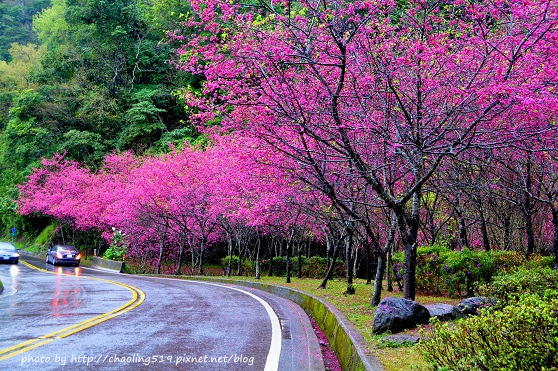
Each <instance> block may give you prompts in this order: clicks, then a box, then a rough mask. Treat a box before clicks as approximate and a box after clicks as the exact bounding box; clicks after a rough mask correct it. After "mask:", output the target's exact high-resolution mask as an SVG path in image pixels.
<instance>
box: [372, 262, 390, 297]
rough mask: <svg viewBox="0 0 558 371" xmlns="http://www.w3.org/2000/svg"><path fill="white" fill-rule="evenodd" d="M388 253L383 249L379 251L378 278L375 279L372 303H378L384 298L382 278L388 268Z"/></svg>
mask: <svg viewBox="0 0 558 371" xmlns="http://www.w3.org/2000/svg"><path fill="white" fill-rule="evenodd" d="M386 258H387V254H386V253H385V252H383V251H379V252H378V266H377V268H376V278H375V279H374V293H373V294H372V300H371V302H370V305H378V304H379V303H380V300H381V298H382V279H383V277H384V271H385V269H386Z"/></svg>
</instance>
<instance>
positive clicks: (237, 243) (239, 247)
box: [235, 232, 242, 276]
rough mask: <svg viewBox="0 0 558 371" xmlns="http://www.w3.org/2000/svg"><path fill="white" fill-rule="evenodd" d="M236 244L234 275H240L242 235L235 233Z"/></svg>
mask: <svg viewBox="0 0 558 371" xmlns="http://www.w3.org/2000/svg"><path fill="white" fill-rule="evenodd" d="M235 236H236V237H235V239H236V246H237V247H238V266H237V267H236V275H237V276H242V236H240V235H239V233H238V232H237V233H235Z"/></svg>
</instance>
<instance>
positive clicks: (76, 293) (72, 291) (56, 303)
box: [47, 265, 82, 317]
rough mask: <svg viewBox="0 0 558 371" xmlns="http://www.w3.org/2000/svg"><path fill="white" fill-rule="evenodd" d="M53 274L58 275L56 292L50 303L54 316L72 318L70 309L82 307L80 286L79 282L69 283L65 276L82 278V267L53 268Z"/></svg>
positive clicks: (55, 286)
mask: <svg viewBox="0 0 558 371" xmlns="http://www.w3.org/2000/svg"><path fill="white" fill-rule="evenodd" d="M47 269H48V265H47ZM52 272H53V273H54V274H55V275H56V281H55V284H54V292H53V296H52V300H51V301H50V306H51V310H52V316H53V317H68V316H71V314H70V313H71V312H72V311H70V310H68V309H69V308H78V307H79V306H80V302H81V299H80V286H79V284H78V283H77V282H73V281H68V279H66V278H64V276H76V277H79V276H81V273H82V270H81V267H64V266H52Z"/></svg>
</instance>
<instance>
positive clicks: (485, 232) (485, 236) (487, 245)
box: [479, 206, 490, 251]
mask: <svg viewBox="0 0 558 371" xmlns="http://www.w3.org/2000/svg"><path fill="white" fill-rule="evenodd" d="M479 211H480V222H481V234H482V245H483V247H484V251H490V239H489V238H488V227H487V226H486V218H485V217H484V212H483V211H482V206H481V207H479Z"/></svg>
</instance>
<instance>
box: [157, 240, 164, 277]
mask: <svg viewBox="0 0 558 371" xmlns="http://www.w3.org/2000/svg"><path fill="white" fill-rule="evenodd" d="M164 247H165V242H164V241H163V239H162V238H159V256H158V258H157V274H161V264H162V262H163V249H164Z"/></svg>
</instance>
